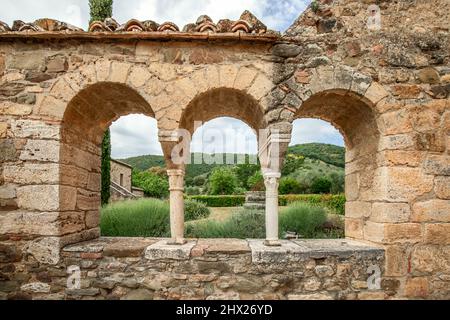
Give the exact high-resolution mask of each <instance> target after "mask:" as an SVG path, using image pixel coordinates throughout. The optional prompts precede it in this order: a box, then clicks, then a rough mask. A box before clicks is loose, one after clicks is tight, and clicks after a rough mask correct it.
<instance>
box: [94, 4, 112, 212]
mask: <svg viewBox="0 0 450 320" xmlns="http://www.w3.org/2000/svg"><path fill="white" fill-rule="evenodd" d="M112 6H113V0H89V8H90V11H91V12H90V13H91V20H90V22H92V21H104V20H105V19H106V18H110V17H112ZM101 169H102V190H101V202H102V205H105V204H107V203H108V202H109V198H110V197H111V191H110V185H111V132H110V130H109V128H108V130H106V132H105V135H104V136H103V142H102V168H101Z"/></svg>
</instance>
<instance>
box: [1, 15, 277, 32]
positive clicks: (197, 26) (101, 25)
mask: <svg viewBox="0 0 450 320" xmlns="http://www.w3.org/2000/svg"><path fill="white" fill-rule="evenodd" d="M46 32H47V33H52V34H55V33H62V34H66V35H70V34H78V35H80V34H96V35H104V36H108V35H109V36H113V37H114V36H115V35H119V34H129V33H134V34H136V33H144V34H149V33H154V34H158V33H165V34H169V35H170V34H172V33H173V34H174V36H175V37H176V35H178V36H180V35H181V34H188V35H192V36H193V38H195V35H196V34H206V33H208V34H218V36H219V34H228V35H230V34H233V33H234V34H236V35H242V34H245V35H247V36H262V37H267V38H276V37H278V36H279V33H278V32H275V31H272V30H268V29H267V27H266V25H264V24H263V23H262V22H261V21H260V20H259V19H258V18H256V17H255V16H254V15H253V14H252V13H251V12H249V11H244V12H243V13H242V15H241V16H240V18H239V19H238V20H236V21H233V20H229V19H222V20H220V21H218V22H217V23H214V21H213V20H212V19H211V18H210V17H209V16H207V15H202V16H200V17H199V18H198V19H197V21H196V22H195V23H189V24H187V25H186V26H184V28H183V29H181V30H180V28H179V27H178V26H177V25H176V24H175V23H173V22H163V23H161V24H159V23H157V22H155V21H152V20H145V21H140V20H136V19H131V20H129V21H127V22H126V23H124V24H120V23H118V22H117V21H116V20H114V19H113V18H108V19H105V21H93V22H92V23H91V24H90V26H89V29H88V30H87V31H85V30H83V29H81V28H78V27H76V26H73V25H70V24H68V23H65V22H62V21H58V20H54V19H39V20H36V21H34V22H32V23H25V22H23V21H21V20H16V21H14V23H13V25H12V26H9V25H8V24H6V23H4V22H1V21H0V35H3V36H4V35H8V34H14V35H19V34H20V33H24V34H27V35H29V36H33V34H35V35H36V34H43V33H46Z"/></svg>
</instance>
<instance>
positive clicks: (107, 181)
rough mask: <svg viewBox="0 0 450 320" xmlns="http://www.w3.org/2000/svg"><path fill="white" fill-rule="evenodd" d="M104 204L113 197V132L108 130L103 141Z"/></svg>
mask: <svg viewBox="0 0 450 320" xmlns="http://www.w3.org/2000/svg"><path fill="white" fill-rule="evenodd" d="M101 165H102V168H101V169H102V190H101V201H102V205H106V204H108V202H109V198H110V197H111V190H110V186H111V133H110V131H109V129H108V130H106V132H105V135H104V136H103V142H102V164H101Z"/></svg>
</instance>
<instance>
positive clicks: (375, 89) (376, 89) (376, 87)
mask: <svg viewBox="0 0 450 320" xmlns="http://www.w3.org/2000/svg"><path fill="white" fill-rule="evenodd" d="M388 95H389V93H388V92H387V91H386V89H385V88H384V87H383V86H382V85H380V84H378V83H376V82H373V83H372V84H371V85H370V87H369V88H368V89H367V91H366V92H365V94H364V96H365V97H366V98H367V99H369V100H370V101H371V102H372V103H373V104H377V103H378V102H380V101H381V100H382V99H384V98H386V97H387V96H388Z"/></svg>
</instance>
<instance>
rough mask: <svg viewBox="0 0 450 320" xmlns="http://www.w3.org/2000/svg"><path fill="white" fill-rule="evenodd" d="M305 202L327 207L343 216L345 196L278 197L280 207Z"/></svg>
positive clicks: (300, 195)
mask: <svg viewBox="0 0 450 320" xmlns="http://www.w3.org/2000/svg"><path fill="white" fill-rule="evenodd" d="M299 201H300V202H306V203H309V204H312V205H321V206H324V207H327V208H329V209H331V210H333V211H335V212H336V213H337V214H340V215H345V201H346V199H345V195H343V194H338V195H331V194H324V195H322V194H298V195H297V194H295V195H294V194H292V195H280V197H279V203H280V206H287V205H289V204H291V203H294V202H299Z"/></svg>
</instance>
